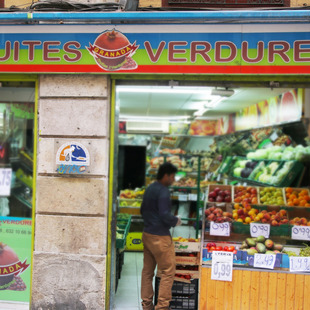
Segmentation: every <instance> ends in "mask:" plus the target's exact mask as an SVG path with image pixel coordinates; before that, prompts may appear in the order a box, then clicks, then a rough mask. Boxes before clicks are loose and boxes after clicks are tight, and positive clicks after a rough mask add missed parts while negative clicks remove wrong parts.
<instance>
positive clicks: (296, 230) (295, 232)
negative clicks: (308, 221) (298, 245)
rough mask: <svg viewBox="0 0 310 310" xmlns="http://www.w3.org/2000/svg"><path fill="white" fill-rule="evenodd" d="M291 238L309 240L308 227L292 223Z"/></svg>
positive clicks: (309, 228)
mask: <svg viewBox="0 0 310 310" xmlns="http://www.w3.org/2000/svg"><path fill="white" fill-rule="evenodd" d="M292 239H294V240H308V241H310V227H309V226H296V225H294V226H293V227H292Z"/></svg>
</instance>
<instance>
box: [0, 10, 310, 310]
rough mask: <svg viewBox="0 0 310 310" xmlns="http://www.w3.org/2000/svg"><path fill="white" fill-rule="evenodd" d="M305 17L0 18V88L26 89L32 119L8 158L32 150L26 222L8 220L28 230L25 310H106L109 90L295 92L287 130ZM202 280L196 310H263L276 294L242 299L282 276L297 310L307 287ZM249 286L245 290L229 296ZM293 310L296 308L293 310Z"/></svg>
mask: <svg viewBox="0 0 310 310" xmlns="http://www.w3.org/2000/svg"><path fill="white" fill-rule="evenodd" d="M308 18H309V14H308V13H307V11H302V10H301V11H297V10H296V11H281V12H279V11H234V12H228V11H227V12H224V11H223V12H164V13H163V12H162V13H159V12H148V13H142V12H140V13H136V12H135V13H125V12H124V13H74V14H71V13H59V12H54V13H35V12H34V13H28V14H27V13H15V14H4V13H3V14H1V15H0V19H1V24H2V25H1V26H0V27H1V33H2V39H1V47H0V63H1V66H0V71H1V72H0V74H1V81H0V82H1V83H2V85H6V83H9V82H10V81H12V80H13V81H19V82H21V83H26V82H27V81H30V82H31V83H32V87H33V90H34V92H33V93H34V98H33V99H32V106H31V109H32V110H31V111H30V112H29V113H30V114H31V113H32V114H31V115H30V116H27V117H24V119H26V120H27V124H28V125H29V126H32V127H31V130H32V133H33V136H31V133H30V131H29V132H27V130H28V129H27V130H26V133H25V134H26V136H27V137H33V141H32V142H28V140H27V139H26V140H25V145H23V146H22V145H19V147H18V152H19V154H20V150H21V149H26V147H27V146H28V145H27V143H28V144H29V145H30V144H31V147H32V151H33V161H34V163H35V164H34V165H33V167H32V169H33V174H32V176H33V180H27V181H28V182H29V185H31V186H32V188H33V189H32V196H31V197H33V201H32V205H31V207H32V214H30V213H28V214H27V215H24V214H23V215H20V214H18V215H16V216H17V217H21V218H23V217H24V218H25V219H23V220H26V219H29V220H31V221H32V227H33V229H32V239H33V242H32V244H33V251H32V253H33V255H32V260H31V266H28V267H27V270H26V269H25V274H26V272H29V275H30V268H31V270H32V278H31V281H30V278H29V285H31V300H32V308H33V309H40V308H42V309H45V308H47V307H56V308H57V307H60V308H61V307H63V308H65V307H69V308H70V307H76V308H79V307H80V308H81V309H84V308H85V309H104V308H106V309H110V308H111V307H112V304H113V296H114V286H115V275H114V273H115V255H116V251H115V243H116V242H115V237H116V212H117V193H116V191H115V189H116V188H117V184H116V183H117V178H116V177H115V176H116V174H115V172H116V170H117V168H116V167H117V156H116V154H117V147H118V145H117V143H118V142H117V141H118V140H117V133H118V125H119V122H118V120H119V115H118V114H119V111H118V109H117V108H118V103H117V102H116V89H117V87H118V86H120V85H126V84H127V85H129V84H131V85H142V84H144V85H145V84H148V85H152V84H153V85H154V84H156V83H157V84H165V85H169V81H177V82H178V84H179V85H184V86H197V87H203V86H206V85H207V86H210V87H211V86H212V87H221V88H223V87H224V88H225V89H226V88H232V87H248V88H250V87H256V88H262V89H264V88H265V89H267V88H268V89H270V88H277V87H281V88H285V89H287V90H296V94H298V96H299V97H298V98H300V100H301V101H298V102H300V103H301V105H300V106H297V108H296V109H293V110H292V113H293V112H296V111H295V110H297V113H296V114H295V113H293V114H294V121H299V120H300V119H301V118H302V116H305V115H306V114H307V113H309V111H307V105H306V103H307V102H308V101H307V92H306V91H305V90H304V89H306V88H308V87H309V76H308V75H309V72H310V67H309V62H310V48H309V44H310V37H309V25H308V24H307V20H308ZM17 22H18V23H17ZM13 23H15V24H13ZM12 98H13V97H11V99H8V100H11V101H14V98H13V99H12ZM265 99H268V98H265ZM14 102H15V101H14ZM256 103H257V104H258V103H259V102H256ZM302 113H304V114H302ZM271 114H272V113H271ZM306 116H307V115H306ZM31 119H32V122H31V121H29V120H31ZM227 121H228V120H227ZM250 125H251V121H250ZM265 125H266V124H265ZM267 125H273V124H267ZM12 126H13V125H12ZM257 126H259V124H257ZM15 127H16V126H15V125H14V128H15ZM253 127H255V126H253ZM17 128H18V127H17ZM27 128H28V127H27ZM221 128H222V129H221V130H222V131H221V134H227V133H228V131H227V130H228V128H229V126H227V124H226V123H225V120H223V124H222V126H221ZM224 128H225V130H224ZM223 130H224V131H223ZM192 134H193V135H195V131H193V133H192ZM13 143H14V142H13ZM11 148H12V146H11ZM3 171H6V170H3ZM27 193H28V191H27ZM27 193H26V194H27ZM28 194H29V193H28ZM3 196H5V195H3ZM198 199H199V198H198ZM11 216H14V215H13V214H12V215H11V214H9V216H8V219H10V217H11ZM200 220H202V219H200ZM198 221H199V219H197V222H198ZM14 232H16V233H17V229H15V230H14ZM5 242H7V241H5ZM30 247H31V246H30V245H29V246H28V249H29V248H30ZM201 253H203V252H201ZM18 258H19V260H21V262H24V263H25V264H28V260H27V261H25V258H24V257H18ZM17 262H18V261H16V262H14V264H16V263H17ZM29 267H30V268H29ZM16 268H17V267H16ZM25 268H26V267H25ZM210 270H211V269H210V268H209V267H203V268H201V272H200V279H199V281H200V309H215V308H216V309H224V308H225V307H226V306H227V303H226V302H225V303H224V302H223V297H220V296H219V295H218V294H219V292H221V291H223V290H224V291H225V292H227V296H230V298H231V301H230V302H229V307H230V308H231V309H244V307H246V306H247V305H251V309H252V304H254V303H255V304H258V303H262V304H263V303H268V305H270V309H271V308H272V305H275V304H276V303H277V302H278V301H279V300H280V299H281V298H282V297H281V296H282V295H281V294H280V293H279V294H273V295H272V296H271V295H270V294H269V295H268V294H257V296H256V295H255V296H256V297H255V296H254V294H248V295H249V296H252V297H249V298H253V299H251V300H250V299H247V298H246V297H245V296H247V294H246V292H252V291H253V290H255V288H256V287H257V286H259V287H262V288H266V285H267V284H266V283H269V285H270V286H272V289H273V291H272V292H274V291H276V292H278V291H279V292H280V291H281V286H280V285H278V286H277V284H276V282H277V281H278V282H279V281H280V280H279V279H282V278H283V279H284V278H286V277H287V280H286V281H287V283H289V280H288V278H289V277H294V281H299V278H300V279H301V278H302V279H301V280H300V283H301V284H299V282H298V285H299V286H296V288H295V291H296V294H297V293H299V295H298V296H299V297H300V298H299V299H300V300H301V301H300V303H301V304H303V305H304V309H306V308H307V306H309V305H308V304H307V299H306V294H301V293H300V292H301V290H300V287H303V288H304V289H305V290H306V288H307V287H308V286H307V283H308V282H309V280H308V277H307V275H304V274H302V275H295V273H294V272H291V273H289V272H287V273H277V272H267V271H264V272H260V271H250V270H246V269H244V270H243V269H242V268H241V270H239V269H238V268H236V270H234V272H233V280H232V281H233V282H231V281H227V282H220V281H215V280H211V278H210ZM12 274H13V275H14V274H15V275H16V274H17V271H16V270H14V271H12ZM20 274H21V278H23V273H20ZM254 274H255V275H256V274H258V275H259V276H258V277H255V276H254ZM262 275H264V276H262ZM265 275H266V277H265ZM250 278H251V279H253V283H254V284H253V286H251V287H248V286H247V287H244V286H242V285H235V284H236V283H237V282H236V281H239V282H240V283H248V282H249V281H248V280H249V279H250ZM266 281H267V282H266ZM268 281H269V282H268ZM214 282H215V283H216V284H214ZM239 282H238V283H239ZM281 283H282V282H281ZM256 284H257V285H256ZM282 284H283V283H282ZM4 285H7V283H5V284H4ZM287 287H290V286H287ZM287 287H286V290H287V289H288V288H287ZM232 290H235V291H234V292H233V294H230V292H232ZM297 290H298V292H297ZM6 291H7V288H6V289H5V290H3V292H6ZM64 292H65V293H64ZM29 294H30V290H29ZM225 294H226V293H225ZM225 296H226V295H225ZM231 296H233V297H231ZM253 296H254V297H253ZM29 298H30V296H29ZM0 299H1V300H5V298H4V295H2V296H1V294H0ZM209 299H210V300H211V301H210V300H209ZM12 300H14V299H12ZM24 301H27V298H25V299H24ZM237 304H240V307H239V306H236V305H237ZM294 305H295V306H294V307H295V309H299V308H300V307H299V306H298V305H299V302H297V301H296V302H295V304H294ZM83 307H84V308H83ZM294 307H292V308H294ZM253 309H254V307H253ZM268 309H269V308H268Z"/></svg>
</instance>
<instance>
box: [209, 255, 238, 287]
mask: <svg viewBox="0 0 310 310" xmlns="http://www.w3.org/2000/svg"><path fill="white" fill-rule="evenodd" d="M232 271H233V253H232V252H222V251H214V252H213V253H212V267H211V280H219V281H232Z"/></svg>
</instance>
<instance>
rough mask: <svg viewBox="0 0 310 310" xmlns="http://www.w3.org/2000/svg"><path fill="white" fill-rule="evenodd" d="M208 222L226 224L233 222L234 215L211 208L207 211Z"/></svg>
mask: <svg viewBox="0 0 310 310" xmlns="http://www.w3.org/2000/svg"><path fill="white" fill-rule="evenodd" d="M205 215H206V218H207V220H208V221H210V222H216V223H224V222H231V221H232V216H233V215H232V213H230V212H226V211H223V210H222V209H221V208H216V207H211V208H208V209H206V210H205Z"/></svg>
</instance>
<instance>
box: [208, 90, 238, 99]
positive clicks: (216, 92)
mask: <svg viewBox="0 0 310 310" xmlns="http://www.w3.org/2000/svg"><path fill="white" fill-rule="evenodd" d="M234 93H235V91H234V90H233V89H228V88H214V89H212V91H211V95H212V96H221V97H230V96H232V95H233V94H234Z"/></svg>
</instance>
